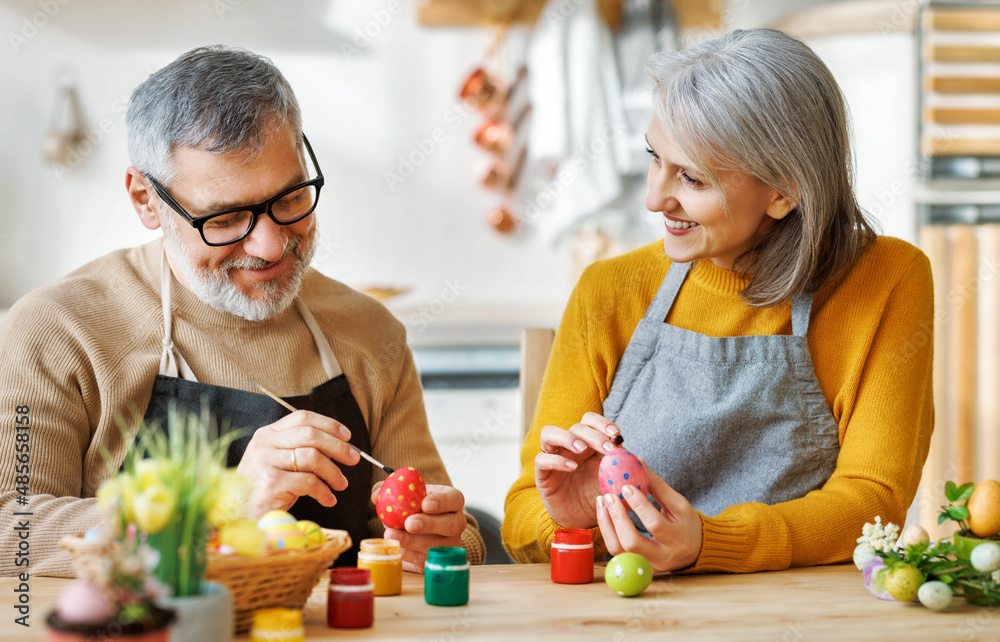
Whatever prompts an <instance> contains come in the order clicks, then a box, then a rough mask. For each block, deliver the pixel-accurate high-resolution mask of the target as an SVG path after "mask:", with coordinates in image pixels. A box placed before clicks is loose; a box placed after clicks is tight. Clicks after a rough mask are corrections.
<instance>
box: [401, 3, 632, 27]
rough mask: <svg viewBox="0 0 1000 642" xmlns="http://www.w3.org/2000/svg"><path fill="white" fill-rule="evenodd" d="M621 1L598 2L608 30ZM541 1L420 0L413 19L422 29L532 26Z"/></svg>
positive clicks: (617, 15) (615, 23)
mask: <svg viewBox="0 0 1000 642" xmlns="http://www.w3.org/2000/svg"><path fill="white" fill-rule="evenodd" d="M622 2H623V0H598V4H599V6H600V10H601V15H602V16H603V17H604V21H605V22H606V23H607V24H608V27H610V28H611V29H612V31H614V30H616V29H618V26H619V25H620V24H621V17H622V15H621V14H622ZM544 6H545V0H490V2H483V1H482V0H421V1H420V2H418V3H417V20H418V21H419V22H420V24H422V25H424V26H425V27H483V26H490V25H497V24H510V23H527V24H533V23H535V22H536V21H537V20H538V17H539V15H541V12H542V8H543V7H544Z"/></svg>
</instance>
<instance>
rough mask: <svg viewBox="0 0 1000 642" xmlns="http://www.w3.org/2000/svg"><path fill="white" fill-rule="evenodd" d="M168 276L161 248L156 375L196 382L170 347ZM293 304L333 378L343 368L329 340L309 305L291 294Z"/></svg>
mask: <svg viewBox="0 0 1000 642" xmlns="http://www.w3.org/2000/svg"><path fill="white" fill-rule="evenodd" d="M170 277H171V273H170V266H169V265H168V264H167V251H166V248H164V250H163V254H162V255H161V256H160V299H161V300H162V302H163V352H162V353H161V354H160V371H159V374H161V375H163V376H165V377H178V376H179V377H180V378H181V379H185V380H187V381H194V382H197V381H198V379H197V378H196V377H195V376H194V372H193V371H192V370H191V368H190V366H188V363H187V361H185V359H184V356H183V355H182V354H181V353H180V351H179V350H177V348H176V346H174V341H173V339H172V337H171V334H172V325H173V322H172V315H171V304H170V283H171V281H172V279H171V278H170ZM295 307H296V308H297V309H298V311H299V314H300V315H302V320H303V321H305V323H306V327H307V328H309V334H310V335H312V339H313V343H315V344H316V350H317V351H319V358H320V361H322V363H323V370H325V371H326V375H327V378H328V379H333V378H335V377H338V376H340V375H341V374H343V372H344V371H343V370H342V369H341V368H340V362H338V361H337V356H336V355H335V354H333V349H332V348H330V342H329V341H327V340H326V337H324V336H323V331H322V330H320V327H319V324H318V323H316V319H315V318H314V317H313V315H312V313H311V312H309V308H307V307H306V305H305V304H304V303H303V302H302V299H300V298H298V297H295Z"/></svg>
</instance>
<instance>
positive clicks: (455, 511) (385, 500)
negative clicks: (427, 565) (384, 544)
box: [371, 467, 466, 573]
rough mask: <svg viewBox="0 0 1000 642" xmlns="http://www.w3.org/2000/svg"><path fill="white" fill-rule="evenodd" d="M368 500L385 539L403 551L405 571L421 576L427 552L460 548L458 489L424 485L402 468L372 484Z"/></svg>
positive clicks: (411, 470)
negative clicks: (394, 543) (382, 525)
mask: <svg viewBox="0 0 1000 642" xmlns="http://www.w3.org/2000/svg"><path fill="white" fill-rule="evenodd" d="M411 486H412V487H411ZM371 498H372V502H374V503H375V509H376V514H377V515H378V516H379V519H380V520H381V521H382V523H383V524H384V525H385V527H386V529H385V537H386V538H387V539H394V540H396V541H398V542H399V544H400V547H401V548H402V550H403V569H404V570H406V571H410V572H414V573H423V571H424V561H426V559H427V550H428V549H430V548H434V547H436V546H461V545H462V532H463V531H464V530H465V525H466V521H465V513H464V512H463V510H464V508H465V496H464V495H462V493H461V492H459V491H458V490H457V489H455V488H452V487H451V486H440V485H437V484H426V485H425V484H424V480H423V477H422V476H421V475H420V473H419V472H418V471H417V470H416V469H414V468H412V467H411V468H401V469H399V470H397V471H396V472H394V473H392V474H391V475H389V477H388V478H387V479H386V480H385V482H378V483H377V484H375V486H374V487H373V488H372V497H371ZM390 509H391V510H390Z"/></svg>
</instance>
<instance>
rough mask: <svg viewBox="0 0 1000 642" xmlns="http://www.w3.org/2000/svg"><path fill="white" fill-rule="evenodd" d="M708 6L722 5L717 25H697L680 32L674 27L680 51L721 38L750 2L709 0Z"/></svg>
mask: <svg viewBox="0 0 1000 642" xmlns="http://www.w3.org/2000/svg"><path fill="white" fill-rule="evenodd" d="M708 4H715V5H720V4H721V5H722V6H721V9H720V10H719V25H718V26H705V25H698V26H694V27H688V28H686V29H684V30H683V31H681V25H680V24H677V25H675V26H676V28H677V32H678V34H679V35H680V41H681V45H680V48H681V49H687V48H688V47H693V46H695V45H700V44H701V43H703V42H707V41H709V40H712V39H713V38H717V37H719V36H721V35H722V34H723V33H725V31H726V30H728V29H729V28H730V25H731V24H733V20H734V19H735V18H736V15H737V13H739V12H741V11H743V10H745V9H746V8H747V7H749V6H750V0H709V2H708ZM675 20H676V16H675Z"/></svg>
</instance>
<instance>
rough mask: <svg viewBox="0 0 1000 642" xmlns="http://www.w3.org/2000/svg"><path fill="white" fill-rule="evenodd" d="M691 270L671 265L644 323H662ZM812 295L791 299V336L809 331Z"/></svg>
mask: <svg viewBox="0 0 1000 642" xmlns="http://www.w3.org/2000/svg"><path fill="white" fill-rule="evenodd" d="M690 270H691V263H671V264H670V269H668V270H667V276H666V277H664V279H663V283H661V284H660V289H659V290H657V292H656V297H655V298H654V299H653V302H652V303H650V304H649V307H648V308H646V314H645V316H644V317H643V320H644V321H647V322H649V323H654V324H656V323H664V322H665V321H666V319H667V314H669V313H670V308H671V307H673V305H674V300H675V299H676V298H677V293H678V292H680V289H681V285H682V284H683V283H684V279H685V278H686V277H687V275H688V272H690ZM812 302H813V295H812V294H797V295H795V296H794V297H792V335H793V336H796V337H804V336H806V332H807V331H808V330H809V318H810V316H811V315H812Z"/></svg>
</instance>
